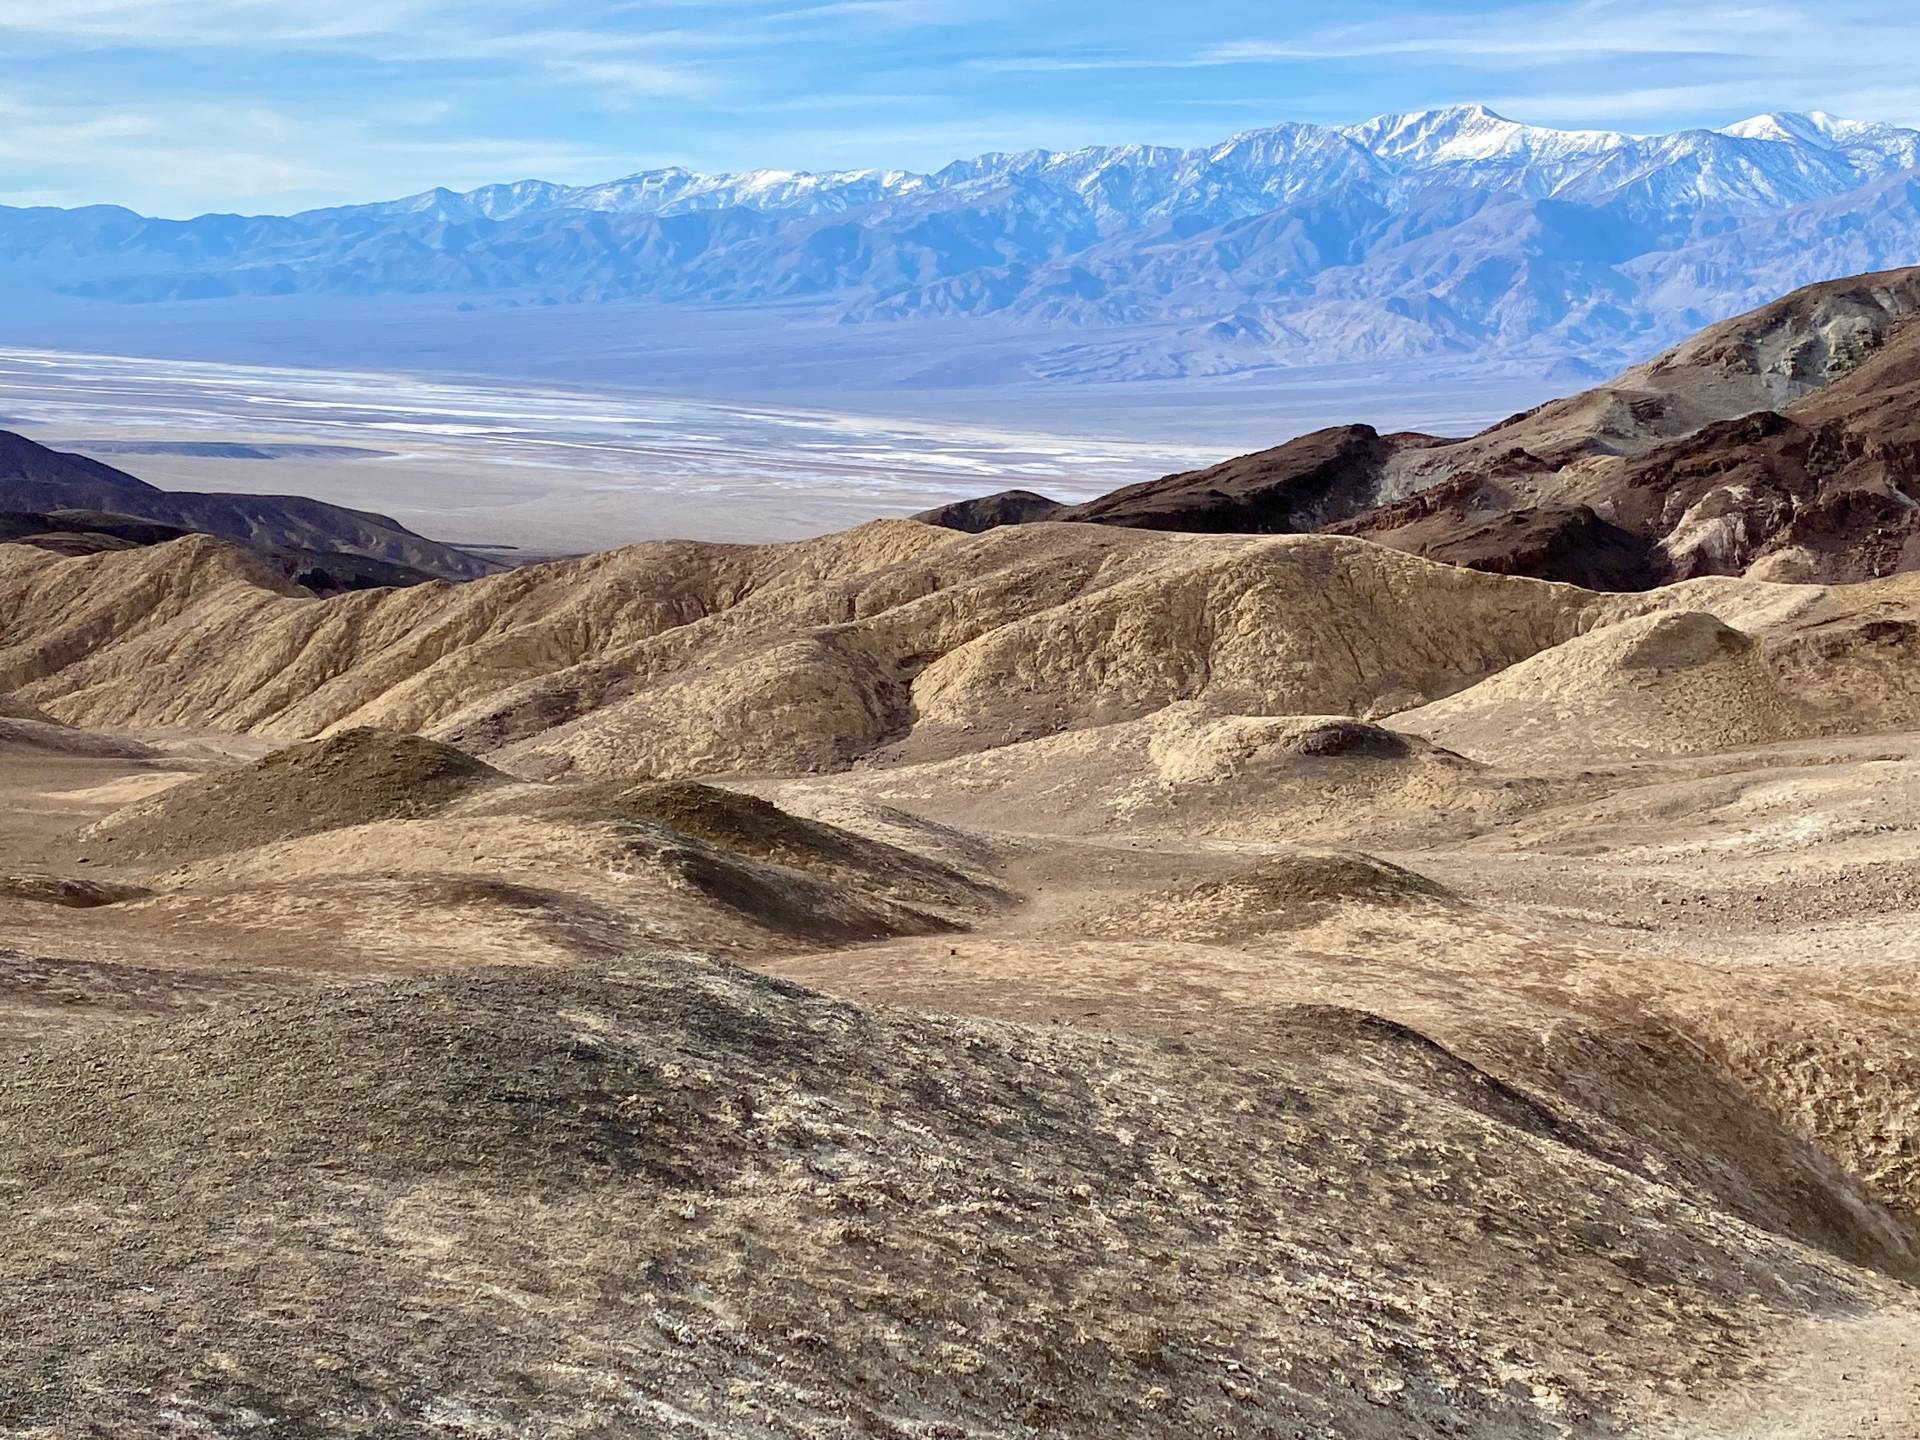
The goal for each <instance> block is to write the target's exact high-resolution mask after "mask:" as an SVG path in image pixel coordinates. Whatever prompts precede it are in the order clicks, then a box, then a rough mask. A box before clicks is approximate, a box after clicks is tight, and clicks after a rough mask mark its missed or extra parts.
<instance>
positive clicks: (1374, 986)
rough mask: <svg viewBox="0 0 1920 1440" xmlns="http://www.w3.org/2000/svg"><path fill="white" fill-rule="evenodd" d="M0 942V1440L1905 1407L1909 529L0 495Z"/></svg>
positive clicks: (1918, 1244)
mask: <svg viewBox="0 0 1920 1440" xmlns="http://www.w3.org/2000/svg"><path fill="white" fill-rule="evenodd" d="M1823 333H1824V332H1823ZM1834 333H1835V334H1838V333H1839V332H1837V331H1836V332H1834ZM1824 353H1838V351H1837V350H1835V349H1833V348H1832V347H1831V346H1830V347H1829V352H1824ZM1769 363H1771V362H1769ZM1809 363H1811V362H1809ZM1762 368H1763V369H1765V367H1762ZM1768 373H1771V372H1770V371H1769V372H1768ZM1636 383H1637V382H1636ZM1756 383H1762V382H1758V381H1757V382H1756ZM1764 383H1768V384H1770V383H1772V382H1771V381H1767V382H1764ZM1829 388H1831V387H1829ZM1629 408H1630V407H1629ZM1619 458H1621V457H1615V459H1616V460H1618V459H1619ZM1582 463H1585V462H1582ZM1596 463H1598V462H1596ZM1606 463H1613V461H1608V462H1606ZM0 923H4V925H5V932H4V935H3V936H0V1200H3V1201H4V1202H5V1205H6V1208H7V1210H8V1214H9V1223H8V1224H7V1225H6V1226H4V1227H0V1334H5V1335H7V1336H8V1337H9V1339H8V1342H7V1343H6V1344H5V1345H0V1433H5V1434H7V1435H10V1436H11V1435H19V1436H27V1437H63V1440H64V1437H66V1436H69V1435H97V1436H112V1437H147V1436H155V1435H174V1434H177V1435H183V1436H184V1435H212V1436H228V1435H232V1436H240V1435H252V1434H263V1433H264V1434H280V1435H294V1436H333V1435H343V1436H344V1435H363V1434H373V1435H381V1436H404V1437H414V1436H419V1437H427V1436H436V1437H437V1436H475V1435H489V1436H519V1435H553V1436H579V1437H588V1436H616V1435H620V1436H624V1435H635V1434H648V1435H651V1434H659V1435H689V1436H708V1437H729V1440H731V1437H736V1436H737V1437H756V1440H757V1437H851V1436H873V1435H885V1436H898V1437H914V1440H934V1437H987V1436H992V1437H1003V1436H1010V1437H1035V1440H1037V1437H1057V1436H1069V1437H1081V1436H1085V1437H1093V1436H1100V1437H1107V1436H1119V1435H1127V1436H1132V1435H1140V1436H1166V1437H1176V1436H1178V1437H1187V1436H1194V1435H1217V1436H1258V1437H1269V1436H1289V1437H1290V1436H1296V1435H1315V1436H1319V1435H1328V1436H1342V1437H1345V1436H1356V1437H1380V1440H1388V1437H1393V1440H1399V1437H1436V1440H1437V1437H1442V1436H1461V1435H1473V1436H1492V1437H1536V1436H1537V1437H1547V1436H1554V1437H1569V1436H1572V1437H1582V1440H1585V1437H1595V1440H1598V1437H1616V1436H1622V1435H1627V1436H1650V1437H1670V1440H1678V1437H1692V1440H1709V1437H1713V1440H1725V1437H1734V1436H1739V1437H1748V1436H1752V1437H1760V1436H1766V1437H1803V1440H1815V1437H1820V1440H1825V1437H1829V1436H1856V1437H1874V1440H1893V1437H1902V1436H1912V1435H1916V1434H1920V1099H1917V1098H1916V1097H1920V996H1916V993H1915V991H1914V988H1913V984H1912V976H1913V974H1914V971H1915V967H1916V965H1920V581H1917V580H1916V578H1915V577H1914V576H1912V575H1908V574H1897V575H1894V576H1892V577H1890V578H1882V579H1874V580H1871V581H1867V582H1864V583H1853V584H1811V583H1784V582H1781V581H1776V580H1767V579H1759V578H1752V577H1744V576H1709V577H1704V578H1696V579H1691V580H1687V581H1685V582H1683V583H1677V584H1672V585H1667V586H1661V587H1655V588H1650V589H1646V590H1643V591H1638V592H1634V593H1618V592H1614V593H1603V592H1598V591H1592V590H1586V589H1580V588H1576V587H1574V586H1571V585H1565V584H1556V583H1548V582H1545V581H1541V580H1538V579H1531V578H1523V577H1515V576H1508V575H1499V574H1491V573H1484V572H1481V571H1477V570H1474V569H1469V568H1461V567H1455V566H1452V565H1448V564H1443V563H1438V562H1436V561H1434V560H1430V559H1426V558H1421V557H1418V556H1415V555H1411V554H1407V553H1404V552H1402V551H1400V550H1396V549H1393V548H1389V547H1387V546H1383V545H1379V544H1375V543H1371V542H1369V541H1367V540H1365V539H1362V538H1355V537H1341V536H1327V535H1278V536H1274V535H1240V534H1194V533H1165V532H1155V531H1151V530H1146V529H1141V528H1136V527H1123V526H1101V525H1089V524H1078V523H1035V524H1021V525H1012V526H1004V527H999V528H995V529H992V530H989V531H986V532H984V533H980V534H969V533H964V532H961V531H957V530H954V529H950V528H942V527H938V526H933V525H926V524H920V523H914V522H903V521H896V522H886V523H877V524H873V525H868V526H864V527H861V528H859V529H856V530H852V531H849V532H846V533H844V534H840V535H834V536H828V537H825V538H823V539H819V540H813V541H806V542H800V543H796V544H789V545H777V546H725V545H708V544H691V543H684V544H683V543H674V544H653V545H644V546H637V547H633V548H630V549H626V550H619V551H612V552H608V553H606V554H602V555H595V556H590V557H586V558H584V559H580V560H573V561H566V562H562V563H556V564H551V565H544V566H538V567H530V568H527V569H522V570H517V571H514V572H511V573H507V574H502V575H497V576H489V577H486V578H483V579H477V580H473V581H470V582H467V583H463V584H447V583H435V584H427V585H419V586H414V587H410V588H407V589H401V590H383V591H370V592H364V593H355V594H348V595H341V596H336V597H333V598H328V599H320V598H316V597H315V596H313V595H312V594H310V593H308V592H306V591H304V590H302V589H300V588H299V587H296V586H293V585H291V584H288V583H287V582H285V581H284V580H282V579H281V578H280V577H278V576H277V575H276V574H274V573H273V572H272V571H270V570H269V569H267V568H265V567H264V566H263V565H262V564H261V563H260V562H259V561H258V559H257V558H256V557H254V556H251V555H249V554H247V553H246V552H243V551H241V550H238V549H235V548H233V547H231V546H229V545H226V544H224V543H222V542H220V541H217V540H214V539H211V538H208V537H204V536H190V537H186V538H182V539H178V540H175V541H172V542H169V543H164V544H159V545H153V546H148V547H144V548H133V549H116V550H110V551H102V552H100V553H92V554H62V553H58V552H57V551H54V550H48V549H41V548H35V547H23V546H0Z"/></svg>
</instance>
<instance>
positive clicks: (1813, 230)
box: [0, 106, 1920, 378]
mask: <svg viewBox="0 0 1920 1440" xmlns="http://www.w3.org/2000/svg"><path fill="white" fill-rule="evenodd" d="M1917 165H1920V131H1912V130H1904V129H1900V128H1898V127H1895V126H1890V125H1882V124H1874V123H1868V122H1856V121H1846V120H1840V119H1836V118H1835V117H1832V116H1829V115H1824V114H1820V113H1814V114H1805V115H1803V114H1781V115H1763V116H1756V117H1754V118H1752V119H1750V120H1745V121H1741V122H1739V123H1738V124H1735V125H1731V126H1728V127H1727V128H1726V129H1724V130H1719V131H1710V130H1688V131H1681V132H1678V133H1676V134H1672V135H1659V136H1644V137H1641V136H1629V135H1622V134H1616V133H1613V132H1607V131H1559V130H1550V129H1545V128H1542V127H1538V126H1528V125H1522V124H1519V123H1517V122H1514V121H1511V120H1507V119H1505V118H1504V117H1501V116H1498V115H1495V114H1494V113H1492V112H1491V111H1488V110H1486V109H1484V108H1483V107H1479V106H1463V107H1456V108H1453V109H1447V110H1436V111H1425V112H1418V113H1413V114H1406V115H1391V116H1381V117H1379V118H1377V119H1374V120H1371V121H1367V122H1365V123H1363V124H1358V125H1351V126H1316V125H1298V124H1284V125H1277V126H1273V127H1270V128H1267V129H1263V130H1255V131H1250V132H1247V133H1246V134H1243V135H1239V136H1235V137H1234V138H1232V139H1230V140H1228V141H1225V142H1222V143H1221V144H1218V145H1213V146H1204V147H1199V148H1195V149H1176V148H1169V147H1164V146H1150V145H1125V146H1101V147H1091V148H1088V149H1082V150H1075V151H1069V152H1054V151H1046V150H1035V151H1027V152H1023V153H1020V154H990V155H982V156H977V157H975V158H973V159H971V160H964V161H957V162H955V163H954V164H951V165H948V166H946V167H945V168H943V169H941V170H938V171H936V172H933V173H931V174H919V173H913V172H908V171H881V170H862V171H844V172H833V173H824V174H810V173H805V172H792V171H777V170H761V171H749V172H743V173H739V174H729V175H701V174H697V173H695V172H692V171H688V170H683V169H667V170H655V171H647V172H643V173H640V174H636V175H630V176H627V177H625V178H623V179H620V180H615V181H610V182H607V183H605V184H600V185H587V186H569V185H558V184H552V183H548V182H544V181H537V180H527V181H519V182H514V183H510V184H501V185H489V186H485V187H483V188H481V189H479V190H474V191H469V192H466V193H464V194H457V193H454V192H451V191H447V190H432V191H427V192H424V193H422V194H419V195H414V196H408V197H405V198H403V199H399V200H393V201H386V202H382V203H379V204H374V205H360V206H344V207H336V208H332V209H326V210H314V211H308V212H306V213H304V214H300V215H293V216H237V215H203V216H200V217H197V218H195V219H191V220H180V221H174V220H155V219H149V218H146V217H142V216H139V215H136V214H134V213H133V212H131V211H128V210H123V209H118V208H116V207H112V206H93V207H88V208H86V209H81V210H53V209H44V208H40V209H5V208H0V288H4V290H6V291H11V292H13V293H21V292H32V291H40V292H58V293H61V294H65V295H71V296H78V297H82V298H85V299H89V300H98V301H108V302H116V303H160V302H171V301H183V300H192V301H206V300H218V299H221V298H223V297H260V296H275V295H300V294H318V295H328V294H340V295H361V296H368V295H414V296H445V297H448V298H449V299H450V300H454V301H456V302H458V303H461V304H478V305H486V304H495V303H527V302H535V303H552V302H562V303H581V302H587V303H595V302H610V301H641V302H649V303H666V304H688V305H727V306H756V305H780V306H783V307H788V308H791V307H794V306H801V307H804V308H807V309H808V310H810V311H811V312H812V313H814V314H818V315H825V316H827V317H829V318H833V319H838V320H841V321H843V322H845V323H849V324H858V323H882V322H885V323H894V324H899V323H908V322H913V321H916V320H924V319H929V318H943V317H954V316H965V317H979V316H995V317H1001V318H1003V319H1005V320H1008V321H1011V322H1016V323H1019V324H1022V325H1032V326H1037V327H1058V328H1062V329H1087V330H1095V331H1098V330H1102V329H1108V328H1113V327H1122V328H1128V327H1131V329H1132V330H1134V331H1137V330H1138V329H1139V328H1140V327H1149V328H1153V327H1157V329H1156V331H1155V338H1152V339H1149V340H1143V339H1141V338H1139V336H1138V335H1137V334H1129V335H1128V336H1127V337H1126V338H1125V339H1124V340H1120V341H1109V340H1107V339H1105V338H1102V337H1100V336H1097V335H1095V336H1089V337H1087V338H1086V339H1085V340H1084V341H1065V342H1063V343H1058V344H1046V345H1041V346H1037V347H1036V350H1035V355H1034V360H1033V365H1032V369H1033V372H1034V373H1035V374H1039V375H1043V376H1048V377H1052V378H1075V377H1076V376H1079V377H1085V376H1089V375H1097V374H1109V373H1112V374H1118V373H1121V371H1124V372H1125V373H1127V374H1130V375H1145V374H1155V373H1166V374H1177V373H1189V372H1190V370H1191V367H1192V366H1193V365H1198V366H1200V367H1201V368H1202V369H1204V370H1206V371H1207V372H1208V373H1215V372H1220V373H1224V372H1227V371H1231V370H1235V369H1241V368H1257V367H1261V366H1271V365H1288V364H1299V363H1333V362H1341V361H1355V360H1369V359H1378V358H1380V357H1383V356H1403V355H1404V356H1418V355H1426V354H1436V353H1447V352H1473V351H1478V350H1482V349H1497V350H1499V351H1502V352H1509V353H1526V354H1539V355H1577V356H1579V357H1581V358H1582V359H1583V360H1584V361H1586V362H1588V363H1594V362H1599V363H1612V362H1615V361H1618V360H1620V359H1622V358H1626V357H1629V356H1635V355H1637V354H1644V353H1647V352H1648V351H1649V350H1650V349H1651V348H1652V347H1653V346H1655V345H1657V344H1658V343H1661V342H1664V341H1667V340H1671V339H1674V338H1677V337H1678V336H1679V335H1681V334H1684V333H1686V332H1687V331H1688V330H1691V329H1693V328H1696V327H1698V326H1699V325H1701V324H1703V323H1706V322H1709V321H1711V320H1714V319H1718V318H1721V317H1723V316H1726V315H1729V314H1733V313H1737V312H1738V311H1740V310H1741V309H1743V308H1746V307H1748V306H1750V305H1752V304H1753V303H1755V302H1756V301H1757V300H1758V299H1761V298H1764V297H1765V296H1768V295H1772V294H1775V293H1777V292H1778V291H1779V290H1780V289H1781V288H1782V287H1783V286H1785V285H1789V284H1794V283H1801V282H1811V281H1816V280H1820V279H1825V278H1831V277H1834V276H1838V275H1844V274H1850V273H1856V272H1859V271H1862V270H1867V269H1875V268H1885V267H1889V266H1896V265H1901V264H1907V263H1912V262H1913V261H1915V260H1920V178H1916V176H1917V175H1920V172H1916V171H1915V169H1914V167H1915V166H1917ZM1115 343H1118V344H1121V345H1123V346H1124V347H1125V350H1126V355H1127V359H1126V360H1125V362H1124V364H1123V365H1122V366H1121V367H1120V369H1119V370H1115V369H1114V366H1113V361H1112V355H1113V354H1114V349H1113V346H1114V344H1115ZM1183 356H1186V357H1188V358H1182V357H1183Z"/></svg>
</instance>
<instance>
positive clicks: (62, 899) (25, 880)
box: [0, 875, 152, 910]
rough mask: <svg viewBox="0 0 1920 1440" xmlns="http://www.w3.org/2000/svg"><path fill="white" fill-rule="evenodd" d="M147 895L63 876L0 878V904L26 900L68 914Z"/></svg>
mask: <svg viewBox="0 0 1920 1440" xmlns="http://www.w3.org/2000/svg"><path fill="white" fill-rule="evenodd" d="M151 893H152V892H151V891H147V890H143V889H141V888H140V887H139V886H138V885H116V884H114V883H113V882H112V881H108V880H72V879H69V878H67V877H66V876H64V875H0V900H26V901H31V902H33V903H34V904H39V905H59V906H61V907H63V908H65V909H68V910H92V909H96V908H98V907H99V906H101V905H118V904H119V903H120V902H121V901H123V900H138V899H140V898H141V897H142V896H144V895H148V894H151Z"/></svg>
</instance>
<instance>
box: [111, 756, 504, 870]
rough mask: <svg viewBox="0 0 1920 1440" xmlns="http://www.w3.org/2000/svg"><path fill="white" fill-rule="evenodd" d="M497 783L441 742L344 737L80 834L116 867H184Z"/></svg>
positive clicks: (419, 811)
mask: <svg viewBox="0 0 1920 1440" xmlns="http://www.w3.org/2000/svg"><path fill="white" fill-rule="evenodd" d="M503 778H504V777H503V776H501V774H500V773H499V771H497V770H495V769H493V768H492V767H491V766H489V765H483V764H481V763H480V761H478V760H475V759H474V758H473V757H472V756H471V755H468V754H466V753H465V752H464V751H461V750H456V749H454V748H453V747H452V746H451V745H442V744H440V743H438V742H437V741H433V740H426V739H422V738H421V737H420V736H418V735H399V734H394V733H392V732H390V731H385V730H370V729H362V730H347V731H343V732H342V733H340V734H338V735H332V736H329V737H328V738H326V739H324V740H315V741H312V742H310V743H308V744H304V745H293V746H289V747H288V748H287V749H285V750H280V751H276V752H275V753H274V754H272V755H269V756H267V758H266V759H264V760H261V761H259V762H258V763H256V764H253V765H249V766H247V767H245V768H244V769H240V770H227V771H223V772H221V773H220V774H217V775H210V776H208V777H206V778H205V779H203V780H194V781H190V782H188V783H186V784H184V785H180V786H176V787H175V788H173V789H171V790H168V791H166V792H165V793H164V794H161V795H159V796H156V797H155V798H154V799H152V800H149V801H146V802H145V803H143V804H140V805H137V806H134V807H133V808H131V809H127V810H122V811H120V812H118V813H117V814H114V815H110V816H108V817H107V818H106V819H105V820H103V821H101V822H100V823H99V824H98V825H96V826H94V827H93V829H92V830H91V831H90V832H89V834H90V837H91V838H93V839H95V840H98V841H100V842H103V843H105V844H109V845H112V846H113V851H112V858H115V859H118V860H167V861H182V860H191V859H197V858H200V857H202V856H207V855H220V854H225V853H227V852H229V851H233V850H246V849H251V848H253V847H254V846H256V845H269V844H272V843H274V842H275V841H279V840H291V839H295V838H297V837H299V836H302V835H315V834H318V833H320V832H321V831H323V830H338V829H341V828H344V827H345V826H349V825H365V824H370V823H372V822H373V821H376V820H407V819H413V818H416V817H418V816H422V815H427V814H431V813H433V812H434V811H436V810H439V809H441V808H442V807H444V806H446V805H448V804H450V803H451V802H452V801H454V800H457V799H459V798H460V797H461V796H463V795H466V794H468V793H469V792H471V791H473V790H475V789H478V788H479V787H481V786H484V785H490V784H493V783H495V782H497V781H500V780H502V779H503Z"/></svg>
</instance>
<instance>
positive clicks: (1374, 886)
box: [1088, 850, 1454, 941]
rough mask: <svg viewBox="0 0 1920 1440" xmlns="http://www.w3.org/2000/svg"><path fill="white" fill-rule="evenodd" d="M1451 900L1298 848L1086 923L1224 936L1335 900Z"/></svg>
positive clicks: (1377, 863) (1340, 853)
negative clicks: (1216, 878)
mask: <svg viewBox="0 0 1920 1440" xmlns="http://www.w3.org/2000/svg"><path fill="white" fill-rule="evenodd" d="M1453 898H1454V894H1453V892H1452V891H1451V890H1449V889H1447V887H1446V886H1444V885H1441V884H1439V883H1437V882H1436V881H1433V880H1429V879H1427V877H1426V876H1424V875H1416V874H1415V873H1414V872H1413V871H1411V870H1405V869H1402V868H1401V867H1400V866H1398V865H1391V864H1388V863H1387V862H1386V861H1385V860H1380V859H1376V858H1375V857H1374V856H1372V855H1365V854H1362V853H1361V852H1359V851H1357V850H1301V851H1296V852H1294V853H1291V854H1286V855H1276V856H1273V857H1271V858H1269V859H1266V860H1262V861H1261V862H1260V863H1259V864H1257V865H1254V866H1252V867H1250V868H1249V869H1246V870H1241V871H1239V872H1237V873H1235V874H1232V875H1229V876H1226V877H1225V878H1223V879H1219V880H1206V881H1202V882H1201V883H1200V884H1198V885H1192V886H1188V887H1186V888H1184V889H1180V890H1163V891H1157V892H1154V893H1150V894H1146V895H1140V896H1137V897H1135V898H1134V899H1133V900H1132V901H1131V902H1129V903H1128V904H1126V905H1124V906H1122V907H1120V908H1118V909H1115V910H1113V911H1111V912H1108V913H1106V914H1104V915H1102V916H1100V917H1097V918H1095V919H1093V920H1091V921H1090V922H1089V923H1088V928H1089V930H1090V931H1091V932H1093V933H1097V934H1129V933H1131V934H1142V935H1158V936H1163V937H1167V938H1176V939H1183V940H1202V941H1211V940H1231V939H1236V938H1243V937H1246V936H1249V935H1255V934H1259V933H1261V932H1263V931H1270V930H1275V929H1283V928H1287V927H1290V926H1293V925H1299V924H1305V923H1308V922H1310V921H1311V920H1313V919H1314V918H1316V917H1317V916H1319V915H1320V914H1321V913H1322V912H1323V911H1325V910H1326V909H1328V908H1330V907H1332V906H1335V905H1342V904H1362V905H1406V904H1412V903H1416V902H1419V901H1433V900H1451V899H1453Z"/></svg>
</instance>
